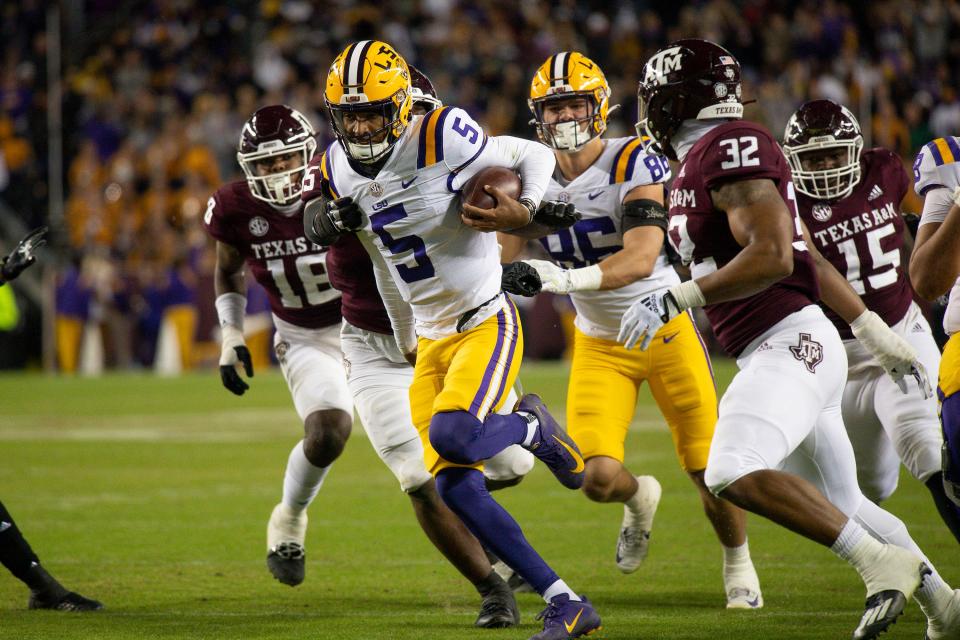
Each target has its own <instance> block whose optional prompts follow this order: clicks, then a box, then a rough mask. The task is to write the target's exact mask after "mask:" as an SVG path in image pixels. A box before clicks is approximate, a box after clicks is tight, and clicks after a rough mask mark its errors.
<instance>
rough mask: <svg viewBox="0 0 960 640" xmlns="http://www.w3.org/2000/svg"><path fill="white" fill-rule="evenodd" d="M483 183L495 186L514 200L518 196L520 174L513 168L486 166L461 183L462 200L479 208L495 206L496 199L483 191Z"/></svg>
mask: <svg viewBox="0 0 960 640" xmlns="http://www.w3.org/2000/svg"><path fill="white" fill-rule="evenodd" d="M484 185H490V186H491V187H496V188H498V189H500V190H501V191H503V192H504V193H505V194H507V195H508V196H510V197H511V198H513V199H514V200H516V199H517V198H519V197H520V176H518V175H517V174H516V172H515V171H514V170H513V169H508V168H507V167H488V168H486V169H481V170H480V171H479V172H478V173H477V174H476V175H475V176H473V177H472V178H470V179H469V180H467V183H466V184H465V185H463V201H464V202H465V203H467V204H470V205H473V206H474V207H480V208H481V209H493V208H494V207H496V206H497V201H496V199H494V197H493V196H492V195H490V194H489V193H487V192H486V191H484V189H483V186H484Z"/></svg>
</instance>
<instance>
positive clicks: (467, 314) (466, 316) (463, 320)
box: [448, 291, 503, 333]
mask: <svg viewBox="0 0 960 640" xmlns="http://www.w3.org/2000/svg"><path fill="white" fill-rule="evenodd" d="M501 295H503V292H502V291H498V292H497V295H495V296H493V297H492V298H490V299H489V300H485V301H483V302H481V303H480V304H478V305H477V306H475V307H474V308H473V309H470V310H469V311H464V312H463V313H461V314H460V317H459V318H457V333H462V332H463V328H464V327H465V326H467V323H468V322H470V319H471V318H473V316H475V315H477V313H479V312H480V309H483V308H484V307H485V306H487V305H488V304H490V303H491V302H493V301H494V300H496V299H497V298H499V297H500V296H501ZM448 326H449V325H448Z"/></svg>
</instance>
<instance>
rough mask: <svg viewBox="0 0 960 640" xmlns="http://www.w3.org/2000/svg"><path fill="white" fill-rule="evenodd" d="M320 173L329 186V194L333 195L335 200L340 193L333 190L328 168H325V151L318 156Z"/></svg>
mask: <svg viewBox="0 0 960 640" xmlns="http://www.w3.org/2000/svg"><path fill="white" fill-rule="evenodd" d="M320 174H321V175H322V176H323V179H324V180H326V182H327V184H328V185H329V186H330V194H331V195H332V196H333V199H334V200H336V199H337V198H339V197H340V194H339V193H337V192H336V191H334V189H333V183H332V182H330V170H329V169H328V168H327V153H326V152H324V153H323V157H322V158H320Z"/></svg>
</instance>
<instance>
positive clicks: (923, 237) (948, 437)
mask: <svg viewBox="0 0 960 640" xmlns="http://www.w3.org/2000/svg"><path fill="white" fill-rule="evenodd" d="M913 177H914V188H915V189H916V192H917V194H919V195H920V196H922V197H923V199H924V200H923V215H922V216H921V218H920V227H919V229H918V230H917V238H916V243H915V245H914V249H913V254H912V255H911V257H910V280H911V282H912V283H913V287H914V289H915V290H916V291H917V293H919V294H920V295H921V296H923V297H924V298H926V299H928V300H935V299H936V298H938V297H940V296H942V295H944V294H947V293H948V292H949V298H948V303H947V311H946V314H945V315H944V318H943V328H944V330H945V331H946V332H947V334H948V335H949V336H950V339H949V340H948V341H947V345H946V347H944V349H943V357H942V358H941V360H940V376H939V381H938V384H937V394H938V395H939V397H940V423H941V426H942V427H943V439H944V446H943V482H944V488H945V489H946V492H947V495H948V496H950V498H951V499H952V500H953V501H954V503H956V504H957V505H958V506H960V137H957V136H948V137H946V138H937V139H936V140H933V141H932V142H929V143H927V144H926V145H924V147H923V148H922V149H921V150H920V153H919V154H918V155H917V159H916V161H915V162H914V163H913ZM958 615H960V613H958Z"/></svg>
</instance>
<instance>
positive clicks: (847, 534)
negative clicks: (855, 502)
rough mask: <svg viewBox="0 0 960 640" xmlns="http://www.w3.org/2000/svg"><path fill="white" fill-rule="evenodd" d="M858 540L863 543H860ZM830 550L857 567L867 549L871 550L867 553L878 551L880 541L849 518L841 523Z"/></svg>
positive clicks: (873, 553)
mask: <svg viewBox="0 0 960 640" xmlns="http://www.w3.org/2000/svg"><path fill="white" fill-rule="evenodd" d="M860 542H864V544H863V545H860ZM830 550H831V551H833V552H834V553H835V554H837V555H838V556H840V557H841V558H843V559H844V560H846V561H847V562H849V563H850V564H852V565H853V566H854V567H857V568H858V569H859V564H858V563H861V562H863V560H864V557H865V556H866V555H868V554H867V552H868V551H871V552H872V554H869V555H875V554H876V553H879V550H880V543H879V542H878V541H877V540H874V539H873V538H871V537H870V536H869V535H867V532H866V530H865V529H864V528H863V527H861V526H860V525H859V524H857V522H856V521H855V520H854V519H853V518H850V519H849V520H847V524H845V525H843V529H841V530H840V535H839V536H837V539H836V540H835V541H834V543H833V545H832V546H831V547H830Z"/></svg>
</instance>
